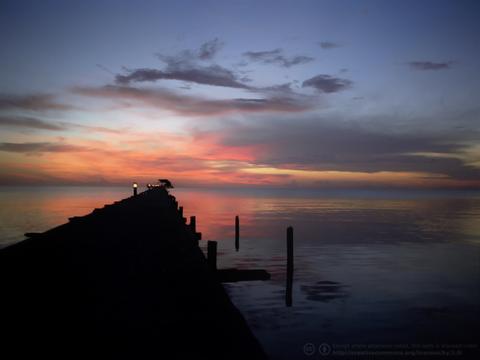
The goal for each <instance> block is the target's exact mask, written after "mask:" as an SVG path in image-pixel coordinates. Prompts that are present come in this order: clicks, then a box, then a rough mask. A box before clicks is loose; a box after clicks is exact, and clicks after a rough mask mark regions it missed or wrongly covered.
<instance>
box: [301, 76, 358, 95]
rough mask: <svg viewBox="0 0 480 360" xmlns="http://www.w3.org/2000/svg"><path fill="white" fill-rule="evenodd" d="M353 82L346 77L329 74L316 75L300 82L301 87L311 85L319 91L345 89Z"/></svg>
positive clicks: (330, 91)
mask: <svg viewBox="0 0 480 360" xmlns="http://www.w3.org/2000/svg"><path fill="white" fill-rule="evenodd" d="M352 84H353V82H352V81H350V80H347V79H341V78H338V77H333V76H330V75H322V74H321V75H317V76H314V77H312V78H310V79H308V80H305V81H304V82H303V83H302V87H313V88H315V89H316V90H317V91H319V92H323V93H334V92H339V91H342V90H346V89H348V88H350V87H351V86H352Z"/></svg>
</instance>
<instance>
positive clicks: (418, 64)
mask: <svg viewBox="0 0 480 360" xmlns="http://www.w3.org/2000/svg"><path fill="white" fill-rule="evenodd" d="M407 64H408V65H409V66H410V67H411V68H412V69H415V70H446V69H451V68H452V66H453V61H447V62H432V61H410V62H409V63H407Z"/></svg>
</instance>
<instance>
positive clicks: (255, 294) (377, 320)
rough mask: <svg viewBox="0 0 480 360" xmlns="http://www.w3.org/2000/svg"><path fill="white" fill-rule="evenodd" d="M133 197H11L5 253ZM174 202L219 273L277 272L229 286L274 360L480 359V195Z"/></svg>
mask: <svg viewBox="0 0 480 360" xmlns="http://www.w3.org/2000/svg"><path fill="white" fill-rule="evenodd" d="M131 191H132V190H131V188H130V187H128V186H126V187H86V186H84V187H72V186H57V187H54V186H51V187H40V186H38V187H8V186H3V187H0V247H5V246H8V245H10V244H13V243H15V242H18V241H21V240H22V239H24V233H26V232H41V231H45V230H47V229H49V228H52V227H54V226H57V225H60V224H62V223H65V222H66V221H68V218H69V217H71V216H81V215H85V214H88V213H89V212H91V211H92V210H93V209H94V208H97V207H102V206H103V205H104V204H108V203H112V202H114V201H116V200H119V199H122V198H125V197H128V196H131ZM171 193H172V194H173V195H174V196H176V198H177V200H178V202H179V205H180V206H183V207H184V214H185V216H186V217H189V216H191V215H195V216H196V219H197V228H198V231H200V232H202V237H203V239H204V240H215V241H217V242H218V249H219V253H218V260H217V261H218V267H219V268H238V269H264V270H266V271H268V272H269V273H270V274H271V279H270V280H267V281H245V282H237V283H228V284H225V285H224V286H225V288H226V290H227V292H228V294H229V295H230V298H231V299H232V302H233V303H234V304H235V305H236V307H237V308H238V309H239V310H240V311H241V313H242V314H243V316H244V317H245V319H246V321H247V323H248V324H249V326H250V328H251V329H252V331H253V332H254V334H255V335H256V337H257V338H258V339H259V341H260V343H261V344H262V346H263V348H264V349H265V351H266V353H267V354H268V355H269V356H270V358H272V359H303V358H305V359H306V358H318V356H330V357H331V356H336V357H343V358H347V357H356V358H359V357H360V358H365V359H366V358H369V356H370V357H371V356H376V355H378V356H390V355H392V356H394V357H410V356H420V357H421V358H426V356H456V357H461V356H462V355H465V354H471V353H472V351H477V352H478V340H479V338H478V334H480V192H478V191H433V190H431V191H425V190H321V189H320V190H302V189H193V188H176V189H172V190H171ZM235 216H239V219H240V247H239V250H238V251H236V249H235V241H234V236H235V235H234V224H235ZM289 226H291V227H293V237H294V257H293V258H294V272H293V286H292V294H291V297H292V302H291V304H289V303H288V302H287V301H286V297H287V296H286V295H287V294H286V278H287V276H286V263H287V259H286V257H287V252H286V250H287V246H286V229H287V227H289ZM204 240H202V241H201V242H200V246H201V247H202V249H203V250H204V251H205V253H206V241H204ZM1 275H2V276H8V274H1ZM312 356H313V357H312Z"/></svg>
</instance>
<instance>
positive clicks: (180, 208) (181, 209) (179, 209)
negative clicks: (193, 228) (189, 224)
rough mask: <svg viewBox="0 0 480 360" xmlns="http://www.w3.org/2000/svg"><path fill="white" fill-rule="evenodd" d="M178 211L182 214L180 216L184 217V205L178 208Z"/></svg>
mask: <svg viewBox="0 0 480 360" xmlns="http://www.w3.org/2000/svg"><path fill="white" fill-rule="evenodd" d="M178 213H179V214H180V217H183V206H180V207H179V208H178Z"/></svg>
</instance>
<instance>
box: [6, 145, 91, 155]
mask: <svg viewBox="0 0 480 360" xmlns="http://www.w3.org/2000/svg"><path fill="white" fill-rule="evenodd" d="M89 150H91V149H89V148H86V147H83V146H77V145H69V144H63V143H50V142H26V143H9V142H2V143H0V151H6V152H15V153H37V154H39V153H45V152H79V151H89Z"/></svg>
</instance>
